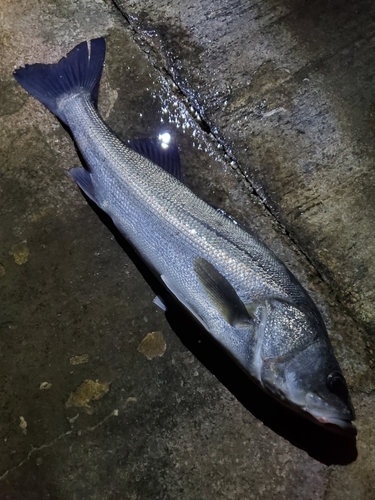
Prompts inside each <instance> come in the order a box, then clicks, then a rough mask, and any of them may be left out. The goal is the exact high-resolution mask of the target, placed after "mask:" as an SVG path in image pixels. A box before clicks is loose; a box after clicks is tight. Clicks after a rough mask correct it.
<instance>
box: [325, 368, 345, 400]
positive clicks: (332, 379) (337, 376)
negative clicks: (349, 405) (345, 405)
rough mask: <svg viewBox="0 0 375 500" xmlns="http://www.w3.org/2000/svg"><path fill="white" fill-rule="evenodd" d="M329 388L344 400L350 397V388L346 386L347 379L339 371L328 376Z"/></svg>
mask: <svg viewBox="0 0 375 500" xmlns="http://www.w3.org/2000/svg"><path fill="white" fill-rule="evenodd" d="M327 387H328V389H329V390H330V391H331V392H333V393H334V394H336V395H337V396H340V397H342V398H345V397H347V396H348V387H347V385H346V382H345V379H344V377H343V375H342V374H341V373H340V372H339V371H337V370H335V371H333V372H332V373H330V374H329V375H328V377H327Z"/></svg>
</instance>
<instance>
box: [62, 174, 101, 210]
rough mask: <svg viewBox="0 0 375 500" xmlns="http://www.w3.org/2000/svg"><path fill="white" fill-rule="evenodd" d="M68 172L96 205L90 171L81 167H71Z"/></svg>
mask: <svg viewBox="0 0 375 500" xmlns="http://www.w3.org/2000/svg"><path fill="white" fill-rule="evenodd" d="M68 173H69V175H70V177H71V178H72V179H73V180H74V181H75V182H76V183H77V184H78V186H79V187H80V188H81V189H82V191H83V192H84V193H85V195H86V196H88V197H89V198H90V199H91V200H92V201H93V202H94V203H96V204H97V205H98V202H97V200H96V196H95V190H94V185H93V183H92V179H91V174H90V172H89V171H88V170H86V169H85V168H83V167H73V168H71V169H70V170H69V172H68Z"/></svg>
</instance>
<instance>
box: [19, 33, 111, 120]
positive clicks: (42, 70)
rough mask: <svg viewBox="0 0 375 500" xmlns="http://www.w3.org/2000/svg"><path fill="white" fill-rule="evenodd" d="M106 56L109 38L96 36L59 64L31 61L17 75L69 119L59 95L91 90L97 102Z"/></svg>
mask: <svg viewBox="0 0 375 500" xmlns="http://www.w3.org/2000/svg"><path fill="white" fill-rule="evenodd" d="M104 58H105V40H104V38H96V39H95V40H91V42H83V43H80V44H79V45H77V46H76V47H74V49H73V50H71V51H70V52H69V54H68V55H67V56H66V57H63V58H62V59H61V60H60V61H59V62H58V63H57V64H32V65H31V66H30V65H28V64H27V65H26V66H25V67H24V68H19V69H17V70H16V71H15V72H14V73H13V75H14V78H15V79H16V80H17V82H18V83H19V84H20V85H21V86H22V87H23V88H24V89H25V90H27V92H28V93H29V94H31V95H32V96H33V97H35V98H36V99H38V101H40V102H41V103H43V104H44V105H45V106H46V107H47V108H48V109H49V110H50V111H52V113H54V114H55V115H56V116H58V117H59V118H60V120H62V121H63V122H65V117H64V114H63V112H62V111H61V110H59V108H58V101H59V98H61V97H62V96H63V95H66V94H70V93H72V92H77V91H78V92H79V91H81V92H88V93H89V94H90V95H91V99H92V100H93V102H94V103H95V104H96V102H97V99H98V89H99V81H100V76H101V74H102V69H103V64H104Z"/></svg>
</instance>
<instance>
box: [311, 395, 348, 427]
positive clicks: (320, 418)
mask: <svg viewBox="0 0 375 500" xmlns="http://www.w3.org/2000/svg"><path fill="white" fill-rule="evenodd" d="M309 396H310V398H311V399H310V398H307V399H308V400H309V399H310V401H309V402H310V403H311V401H312V400H315V402H320V403H321V404H320V405H317V406H315V408H314V407H311V406H310V407H309V405H307V406H306V407H305V408H303V410H304V411H305V412H307V413H309V414H310V415H311V417H313V419H314V420H315V421H317V422H318V423H319V424H321V425H323V426H329V427H330V429H332V430H335V431H336V432H344V433H345V434H351V435H353V436H356V435H357V428H356V427H355V425H354V424H353V423H352V421H353V420H354V419H355V415H354V410H353V409H352V408H350V407H349V408H347V410H345V411H340V410H336V411H335V409H334V408H332V407H328V404H327V403H326V402H324V400H322V399H321V398H319V397H318V398H317V397H316V396H315V397H314V396H313V395H311V394H310V395H309ZM322 403H323V404H322Z"/></svg>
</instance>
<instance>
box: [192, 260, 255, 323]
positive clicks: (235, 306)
mask: <svg viewBox="0 0 375 500" xmlns="http://www.w3.org/2000/svg"><path fill="white" fill-rule="evenodd" d="M194 270H195V272H196V273H197V276H198V279H199V281H200V283H201V285H202V287H203V289H204V290H205V291H206V293H207V294H208V296H209V297H210V300H211V301H212V303H213V304H215V306H216V307H217V308H218V310H219V311H220V312H221V314H222V315H223V317H224V318H225V320H226V322H227V323H229V324H230V325H232V326H236V325H240V324H247V323H250V322H251V315H250V312H249V310H250V311H251V307H250V306H248V309H249V310H248V309H247V307H246V306H245V304H244V303H243V302H242V300H241V299H240V297H239V296H238V294H237V292H236V291H235V289H234V288H233V286H232V285H231V284H230V283H229V281H228V280H227V279H226V278H225V277H224V276H223V275H222V274H221V273H220V272H219V271H218V270H217V269H216V268H215V267H214V266H213V265H212V264H211V263H210V262H208V261H207V260H205V259H203V258H198V259H196V260H195V262H194Z"/></svg>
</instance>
